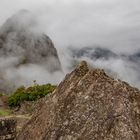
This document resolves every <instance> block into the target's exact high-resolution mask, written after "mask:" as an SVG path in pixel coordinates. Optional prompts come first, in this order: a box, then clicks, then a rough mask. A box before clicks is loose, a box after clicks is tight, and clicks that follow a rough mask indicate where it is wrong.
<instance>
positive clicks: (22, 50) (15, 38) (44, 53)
mask: <svg viewBox="0 0 140 140" xmlns="http://www.w3.org/2000/svg"><path fill="white" fill-rule="evenodd" d="M36 24H37V23H36V21H35V19H34V17H32V14H31V13H30V12H29V11H26V10H22V11H20V12H18V13H17V14H15V15H14V16H12V17H11V18H9V19H8V20H7V21H6V22H5V23H4V25H3V26H2V27H1V28H0V57H6V58H7V57H18V62H17V64H16V65H20V64H21V65H22V64H28V63H32V64H40V65H42V64H43V65H44V66H45V67H46V68H47V70H48V71H50V72H53V71H57V70H61V65H60V61H59V58H58V54H57V51H56V48H55V47H54V45H53V43H52V41H51V40H50V38H49V37H48V36H47V35H45V34H43V33H40V32H39V31H37V30H38V29H37V28H36V26H37V25H36Z"/></svg>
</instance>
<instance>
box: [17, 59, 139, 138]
mask: <svg viewBox="0 0 140 140" xmlns="http://www.w3.org/2000/svg"><path fill="white" fill-rule="evenodd" d="M139 138H140V91H139V90H138V89H136V88H133V87H131V86H129V85H128V84H127V83H125V82H121V81H118V80H114V79H112V78H110V77H109V76H107V75H106V74H105V73H104V71H103V70H99V69H92V70H89V68H88V67H87V64H86V62H82V63H81V64H80V65H79V66H78V67H77V68H76V69H75V70H74V71H73V72H72V73H70V74H68V75H67V76H66V77H65V80H64V81H63V82H62V83H60V85H59V86H58V88H57V89H56V90H55V91H54V92H53V93H52V94H50V95H49V96H47V97H46V98H45V99H44V100H43V101H41V102H40V103H39V104H38V107H37V110H36V112H35V113H34V115H33V117H32V119H31V120H30V121H29V122H28V123H27V124H26V125H25V127H23V129H22V132H21V133H20V134H19V136H18V140H139Z"/></svg>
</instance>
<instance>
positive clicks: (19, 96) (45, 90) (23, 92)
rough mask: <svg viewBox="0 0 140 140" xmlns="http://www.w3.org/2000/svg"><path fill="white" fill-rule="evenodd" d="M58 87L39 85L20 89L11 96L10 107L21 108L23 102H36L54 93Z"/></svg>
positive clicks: (9, 98) (9, 99)
mask: <svg viewBox="0 0 140 140" xmlns="http://www.w3.org/2000/svg"><path fill="white" fill-rule="evenodd" d="M55 88H56V86H54V85H51V84H46V85H37V84H35V85H34V86H32V87H29V88H25V87H24V86H22V87H20V88H18V89H17V90H16V91H15V92H14V93H13V94H12V95H11V96H9V97H8V105H9V106H10V107H15V106H20V104H21V103H22V102H23V101H36V100H37V99H40V98H42V97H44V96H46V95H47V94H49V93H51V92H53V91H54V90H55Z"/></svg>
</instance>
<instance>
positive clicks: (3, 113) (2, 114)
mask: <svg viewBox="0 0 140 140" xmlns="http://www.w3.org/2000/svg"><path fill="white" fill-rule="evenodd" d="M10 114H11V111H10V110H8V109H5V110H4V109H3V110H2V109H0V116H8V115H10Z"/></svg>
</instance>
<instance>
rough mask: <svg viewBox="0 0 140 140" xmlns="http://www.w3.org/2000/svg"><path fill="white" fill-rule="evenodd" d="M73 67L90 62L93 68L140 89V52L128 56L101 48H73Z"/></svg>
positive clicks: (71, 52) (71, 51)
mask: <svg viewBox="0 0 140 140" xmlns="http://www.w3.org/2000/svg"><path fill="white" fill-rule="evenodd" d="M69 50H70V54H71V67H70V68H72V67H73V66H74V65H76V64H77V63H79V61H81V60H86V61H88V62H89V63H90V64H91V66H93V67H96V68H102V69H104V70H105V71H106V72H107V73H108V74H110V75H111V76H113V77H114V78H119V79H121V80H124V81H127V82H129V83H130V84H132V85H133V86H136V87H138V88H140V73H139V72H140V51H138V52H136V53H134V54H131V55H128V54H122V53H116V52H113V51H112V50H111V49H109V48H103V47H101V46H91V47H83V48H77V47H71V48H70V49H69Z"/></svg>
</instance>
